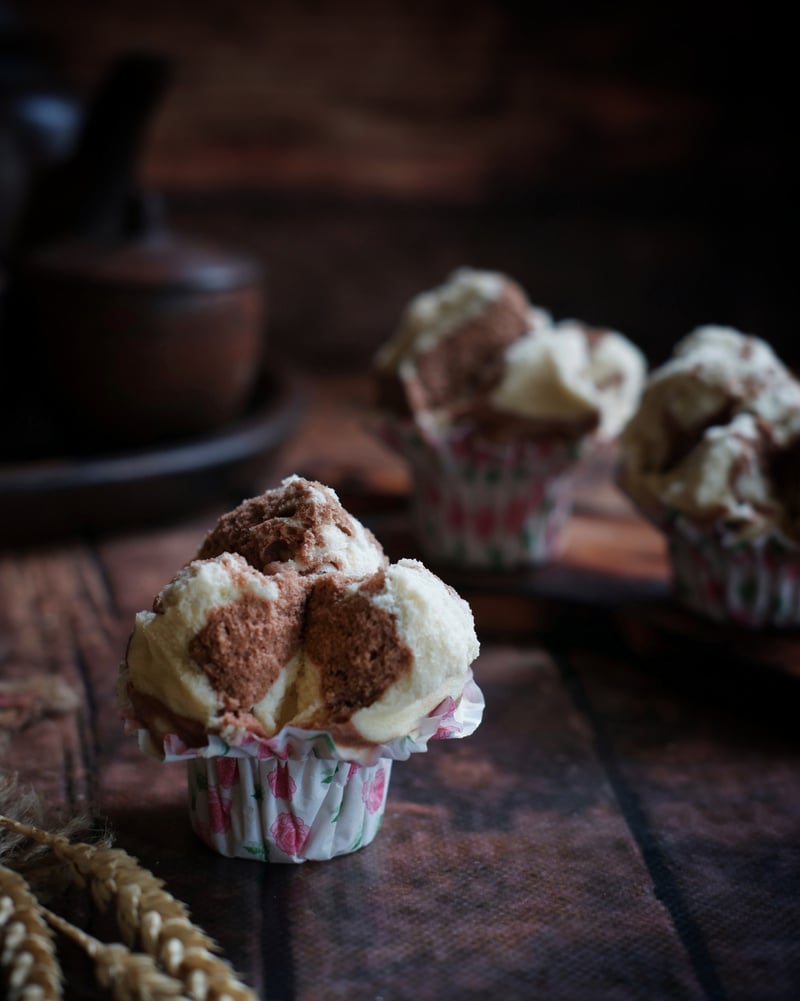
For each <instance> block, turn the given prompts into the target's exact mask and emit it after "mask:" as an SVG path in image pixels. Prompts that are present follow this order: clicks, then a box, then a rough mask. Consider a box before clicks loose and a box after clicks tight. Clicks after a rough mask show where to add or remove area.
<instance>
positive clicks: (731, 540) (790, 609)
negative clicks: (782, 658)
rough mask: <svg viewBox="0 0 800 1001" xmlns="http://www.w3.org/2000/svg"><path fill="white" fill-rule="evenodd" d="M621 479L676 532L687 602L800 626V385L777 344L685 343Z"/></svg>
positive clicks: (729, 335)
mask: <svg viewBox="0 0 800 1001" xmlns="http://www.w3.org/2000/svg"><path fill="white" fill-rule="evenodd" d="M618 482H619V484H620V486H621V488H622V489H623V490H624V491H625V492H626V493H627V494H628V495H629V497H630V498H631V499H632V500H633V502H634V503H635V504H636V506H637V507H638V508H639V510H640V511H641V512H642V514H643V515H644V516H645V517H647V518H648V519H649V520H650V521H652V522H653V523H654V524H655V525H656V526H658V527H659V528H660V529H662V530H663V531H664V533H665V536H666V539H667V542H668V547H669V558H670V566H671V570H672V578H673V584H674V591H675V595H676V597H677V598H678V600H679V601H681V602H682V603H684V604H686V605H688V606H689V607H690V608H692V609H694V610H695V611H698V612H700V613H702V614H704V615H706V616H708V617H710V618H712V619H715V620H718V621H736V622H739V623H742V624H744V625H749V626H768V625H772V626H796V625H798V624H800V382H798V381H797V380H796V379H795V378H794V376H793V375H792V374H791V372H790V371H789V370H788V369H787V368H786V367H785V365H784V364H783V363H782V362H781V361H780V359H779V358H778V357H777V356H776V355H775V353H774V351H773V350H772V348H771V347H770V346H769V345H768V344H767V343H766V342H765V341H763V340H761V339H760V338H758V337H753V336H750V335H746V334H743V333H741V332H740V331H738V330H735V329H733V328H730V327H720V326H705V327H699V328H698V329H696V330H695V331H693V332H692V333H691V334H689V335H688V336H687V337H685V338H684V339H683V340H681V341H680V342H679V343H678V344H677V345H676V346H675V349H674V352H673V355H672V357H671V358H670V359H669V360H668V361H667V362H666V363H665V364H664V365H662V366H660V367H659V368H658V369H656V370H655V371H654V372H653V373H652V374H651V376H650V379H649V381H648V385H647V388H646V390H645V392H644V394H643V396H642V400H641V405H640V407H639V409H638V412H637V413H636V415H635V416H634V417H633V419H632V420H631V421H630V423H629V425H628V427H627V428H626V430H625V432H624V434H623V435H622V438H621V442H620V465H619V471H618Z"/></svg>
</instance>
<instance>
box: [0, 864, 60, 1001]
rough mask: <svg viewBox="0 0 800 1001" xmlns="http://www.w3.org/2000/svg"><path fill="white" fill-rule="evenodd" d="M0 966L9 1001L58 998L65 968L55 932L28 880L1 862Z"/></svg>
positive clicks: (50, 1000)
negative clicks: (48, 925) (54, 937)
mask: <svg viewBox="0 0 800 1001" xmlns="http://www.w3.org/2000/svg"><path fill="white" fill-rule="evenodd" d="M0 967H2V969H3V971H4V973H5V980H6V986H7V992H8V993H7V997H8V1001H58V999H59V998H61V996H62V991H61V967H60V966H59V964H58V960H57V959H56V953H55V946H54V944H53V935H52V933H51V931H50V929H49V928H48V927H47V925H46V924H45V921H44V918H43V914H42V909H41V907H40V905H39V902H38V901H37V899H36V897H35V896H34V895H33V893H32V892H31V889H30V887H29V886H28V884H27V883H26V882H25V880H24V879H23V878H22V876H20V875H19V874H18V873H16V872H12V871H11V869H8V868H6V866H3V865H0Z"/></svg>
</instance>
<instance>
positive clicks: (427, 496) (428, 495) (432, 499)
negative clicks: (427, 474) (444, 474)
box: [422, 480, 442, 508]
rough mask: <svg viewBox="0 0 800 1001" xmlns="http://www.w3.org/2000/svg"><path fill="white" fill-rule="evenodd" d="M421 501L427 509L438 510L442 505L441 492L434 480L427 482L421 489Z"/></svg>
mask: <svg viewBox="0 0 800 1001" xmlns="http://www.w3.org/2000/svg"><path fill="white" fill-rule="evenodd" d="M422 499H423V501H424V502H425V504H427V505H428V506H429V507H433V508H439V507H441V504H442V491H441V490H440V489H439V484H438V483H437V482H436V481H435V480H428V481H427V483H426V484H425V486H424V489H423V498H422Z"/></svg>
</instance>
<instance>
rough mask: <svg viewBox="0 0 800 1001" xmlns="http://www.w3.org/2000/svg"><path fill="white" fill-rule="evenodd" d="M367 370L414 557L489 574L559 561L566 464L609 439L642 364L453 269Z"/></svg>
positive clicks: (626, 351) (606, 337)
mask: <svg viewBox="0 0 800 1001" xmlns="http://www.w3.org/2000/svg"><path fill="white" fill-rule="evenodd" d="M374 372H375V382H376V386H377V408H378V410H379V411H380V413H381V415H382V420H381V425H380V427H381V433H382V435H383V437H384V439H385V440H386V441H388V442H389V443H390V444H391V445H392V446H393V447H395V448H396V449H397V450H398V451H400V452H401V453H402V454H403V455H404V456H405V457H406V458H407V459H408V461H409V464H410V469H411V473H412V483H413V487H414V493H413V504H412V510H413V514H414V520H415V526H416V529H417V534H418V537H419V541H420V544H421V546H422V548H423V550H424V552H425V554H426V555H427V556H430V557H431V558H433V559H435V560H437V561H440V562H444V563H451V564H461V565H469V566H478V567H490V568H495V569H499V568H504V567H511V566H518V565H526V564H532V563H542V562H546V561H548V560H550V559H552V558H553V557H554V556H555V555H556V554H557V553H558V551H559V546H560V540H561V529H562V527H563V525H564V523H565V521H566V519H567V518H568V516H569V514H570V511H571V505H572V493H573V480H574V474H575V470H576V468H577V463H578V460H579V459H580V458H581V456H582V454H583V453H584V452H585V450H586V447H587V445H591V444H592V443H597V442H608V441H612V440H613V439H614V438H615V437H616V436H617V435H618V433H619V431H620V430H621V429H622V427H623V426H624V424H625V423H626V421H627V420H628V419H629V417H630V416H631V414H632V413H633V411H634V409H635V407H636V405H637V402H638V399H639V395H640V393H641V390H642V386H643V384H644V379H645V374H646V364H645V360H644V357H643V355H642V353H641V352H640V351H639V350H638V348H636V347H635V345H633V344H632V343H631V342H630V341H629V340H628V339H627V338H625V337H623V336H622V335H621V334H619V333H617V332H615V331H612V330H605V329H596V328H592V327H589V326H587V325H586V324H583V323H579V322H577V321H574V320H569V321H562V322H554V321H553V319H552V317H551V316H550V315H549V313H547V312H546V311H545V310H543V309H541V308H538V307H535V306H534V305H532V304H531V302H530V301H529V299H528V296H527V295H526V293H525V292H524V290H523V289H522V288H521V287H520V286H519V285H518V284H517V283H516V282H514V281H513V280H512V279H510V278H508V277H507V276H505V275H502V274H499V273H497V272H491V271H477V270H473V269H469V268H462V269H460V270H458V271H456V272H454V273H453V274H452V275H451V276H450V277H449V278H448V279H447V281H446V282H445V283H444V284H443V285H441V286H440V287H438V288H434V289H432V290H430V291H426V292H423V293H421V294H420V295H418V296H416V297H415V298H414V299H412V300H411V302H410V303H409V304H408V306H407V307H406V309H405V311H404V313H403V315H402V317H401V320H400V323H399V326H398V329H397V331H396V333H395V334H394V336H393V337H392V338H391V339H390V340H389V341H388V342H387V343H386V344H385V345H384V346H383V347H382V349H381V350H380V351H379V353H378V354H377V356H376V358H375V364H374Z"/></svg>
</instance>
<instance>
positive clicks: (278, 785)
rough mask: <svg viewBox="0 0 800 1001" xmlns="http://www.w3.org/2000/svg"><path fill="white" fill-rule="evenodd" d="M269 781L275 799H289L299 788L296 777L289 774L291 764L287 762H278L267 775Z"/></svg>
mask: <svg viewBox="0 0 800 1001" xmlns="http://www.w3.org/2000/svg"><path fill="white" fill-rule="evenodd" d="M267 782H268V783H269V788H270V792H271V793H272V795H273V796H274V797H275V799H285V800H287V801H288V800H290V799H291V798H292V794H293V793H294V791H295V790H296V789H297V785H296V783H295V781H294V779H293V778H292V776H291V775H290V774H289V766H288V765H286V764H283V765H282V764H278V765H277V766H276V767H275V768H274V769H273V771H271V772H270V773H269V775H268V776H267Z"/></svg>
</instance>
